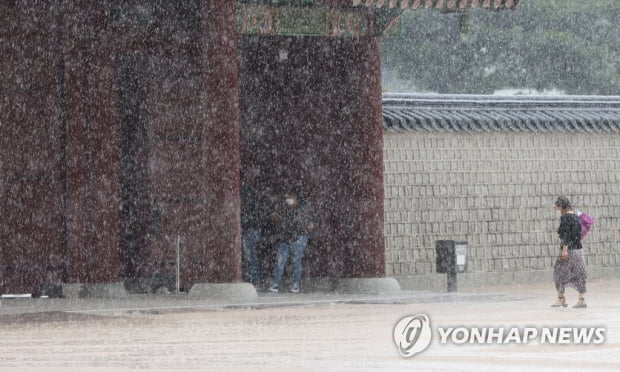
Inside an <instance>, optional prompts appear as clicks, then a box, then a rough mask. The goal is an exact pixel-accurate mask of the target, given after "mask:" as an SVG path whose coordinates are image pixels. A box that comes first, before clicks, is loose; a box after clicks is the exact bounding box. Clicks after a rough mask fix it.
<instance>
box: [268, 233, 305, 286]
mask: <svg viewBox="0 0 620 372" xmlns="http://www.w3.org/2000/svg"><path fill="white" fill-rule="evenodd" d="M307 245H308V236H307V235H301V236H300V237H299V238H297V240H295V241H294V242H292V243H286V242H281V243H279V244H278V246H277V249H278V255H277V258H276V267H275V269H274V273H273V283H272V284H273V285H278V286H279V285H280V281H281V280H282V274H283V273H284V268H285V267H286V262H287V261H288V257H289V256H290V255H291V254H292V255H293V284H297V285H299V282H300V281H301V271H302V260H303V258H304V251H305V250H306V246H307Z"/></svg>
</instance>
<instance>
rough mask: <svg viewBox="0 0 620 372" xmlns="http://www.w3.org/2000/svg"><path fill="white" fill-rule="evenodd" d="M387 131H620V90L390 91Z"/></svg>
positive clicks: (385, 103) (386, 107)
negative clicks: (521, 92) (540, 93)
mask: <svg viewBox="0 0 620 372" xmlns="http://www.w3.org/2000/svg"><path fill="white" fill-rule="evenodd" d="M383 126H384V128H385V129H386V130H387V131H421V132H455V131H456V132H543V133H545V132H569V133H617V132H620V96H510V97H507V96H483V95H439V94H406V93H387V94H384V95H383Z"/></svg>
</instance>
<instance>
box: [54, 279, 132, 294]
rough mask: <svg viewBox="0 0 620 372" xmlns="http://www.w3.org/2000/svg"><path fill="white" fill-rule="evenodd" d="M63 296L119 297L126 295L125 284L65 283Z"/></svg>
mask: <svg viewBox="0 0 620 372" xmlns="http://www.w3.org/2000/svg"><path fill="white" fill-rule="evenodd" d="M62 295H63V297H65V298H120V297H127V296H128V293H127V290H125V285H124V284H123V283H122V282H119V283H66V284H63V285H62Z"/></svg>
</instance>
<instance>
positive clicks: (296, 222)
mask: <svg viewBox="0 0 620 372" xmlns="http://www.w3.org/2000/svg"><path fill="white" fill-rule="evenodd" d="M277 214H278V215H279V217H281V218H277V219H276V221H275V224H276V226H275V227H276V240H277V241H283V242H286V243H292V242H294V241H295V240H297V239H298V238H299V237H300V236H302V235H308V224H309V223H310V221H311V219H310V216H309V214H308V209H307V208H305V207H304V206H300V205H298V206H297V207H296V208H292V209H291V208H288V207H284V208H280V209H279V210H278V211H277Z"/></svg>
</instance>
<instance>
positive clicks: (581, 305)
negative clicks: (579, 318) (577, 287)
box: [573, 298, 588, 309]
mask: <svg viewBox="0 0 620 372" xmlns="http://www.w3.org/2000/svg"><path fill="white" fill-rule="evenodd" d="M587 307H588V304H586V299H585V298H580V299H579V301H577V304H576V305H575V306H573V309H585V308H587Z"/></svg>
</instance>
